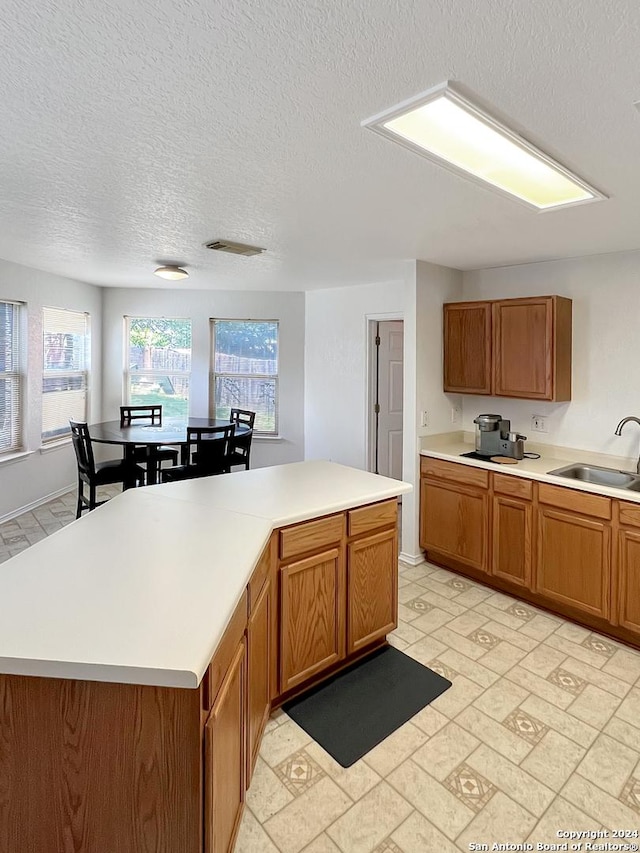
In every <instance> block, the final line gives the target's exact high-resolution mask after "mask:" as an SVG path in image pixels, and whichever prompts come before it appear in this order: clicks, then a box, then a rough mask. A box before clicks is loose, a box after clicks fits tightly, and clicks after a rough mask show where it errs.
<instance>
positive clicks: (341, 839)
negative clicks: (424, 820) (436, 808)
mask: <svg viewBox="0 0 640 853" xmlns="http://www.w3.org/2000/svg"><path fill="white" fill-rule="evenodd" d="M411 811H412V808H411V806H410V805H409V803H408V802H407V801H406V800H405V799H404V797H402V796H400V794H399V793H398V792H397V791H396V790H394V789H393V788H392V787H391V786H390V785H388V784H387V783H386V782H380V784H379V785H376V787H375V788H373V789H372V790H371V791H369V793H368V794H366V795H365V796H364V797H363V798H362V799H361V800H359V801H358V802H357V803H356V804H355V805H353V806H352V807H351V808H350V809H349V811H347V812H345V814H343V815H342V817H340V818H339V819H338V820H337V821H336V822H335V823H334V824H333V825H332V826H330V827H329V828H328V829H327V835H328V836H329V837H330V838H331V839H332V840H333V841H335V843H336V844H337V845H338V847H339V848H340V849H341V850H342V851H344V853H370V852H371V851H372V850H373V848H374V847H375V846H376V845H377V844H379V843H380V842H381V841H382V840H383V839H385V838H386V837H387V836H388V835H390V834H391V833H392V832H393V830H394V829H395V828H396V827H398V826H399V825H400V824H401V823H402V821H403V820H404V819H405V818H407V817H408V816H409V815H410V814H411Z"/></svg>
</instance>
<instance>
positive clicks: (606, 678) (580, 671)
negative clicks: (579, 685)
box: [562, 657, 631, 699]
mask: <svg viewBox="0 0 640 853" xmlns="http://www.w3.org/2000/svg"><path fill="white" fill-rule="evenodd" d="M562 668H563V669H566V670H567V671H568V672H572V673H575V674H576V675H579V676H580V678H584V679H585V681H588V682H589V683H590V684H595V686H596V687H599V688H600V689H601V690H606V691H607V692H609V693H613V695H614V696H617V697H618V698H619V699H624V697H625V696H626V695H627V693H628V692H629V690H631V685H630V684H629V682H628V681H623V680H621V679H620V678H616V677H615V676H613V675H609V673H607V672H604V671H603V670H600V669H596V668H595V667H593V666H590V665H589V664H588V663H584V662H583V661H580V660H576V659H575V658H571V657H568V658H567V659H566V660H565V662H564V663H563V664H562Z"/></svg>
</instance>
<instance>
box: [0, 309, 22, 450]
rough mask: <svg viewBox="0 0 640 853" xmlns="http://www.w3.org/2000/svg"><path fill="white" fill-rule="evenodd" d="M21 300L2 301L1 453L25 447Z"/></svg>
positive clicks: (0, 337) (0, 358) (0, 347)
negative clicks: (23, 439)
mask: <svg viewBox="0 0 640 853" xmlns="http://www.w3.org/2000/svg"><path fill="white" fill-rule="evenodd" d="M21 308H22V305H21V303H18V302H0V453H11V452H14V451H16V450H20V449H21V447H22V372H21V365H20V310H21Z"/></svg>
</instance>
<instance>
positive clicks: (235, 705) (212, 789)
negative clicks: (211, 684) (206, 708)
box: [204, 638, 247, 853]
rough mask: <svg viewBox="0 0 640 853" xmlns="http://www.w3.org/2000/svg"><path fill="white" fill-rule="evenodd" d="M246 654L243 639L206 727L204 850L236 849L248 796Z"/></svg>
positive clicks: (208, 852)
mask: <svg viewBox="0 0 640 853" xmlns="http://www.w3.org/2000/svg"><path fill="white" fill-rule="evenodd" d="M245 720H246V652H245V641H244V638H243V639H242V641H241V643H240V645H239V646H238V649H237V651H236V653H235V655H234V657H233V660H232V662H231V665H230V666H229V669H228V670H227V674H226V676H225V678H224V681H223V682H222V686H221V687H220V690H219V692H218V695H217V696H216V700H215V702H214V703H213V707H212V709H211V713H210V714H209V717H208V719H207V722H206V724H205V728H204V850H205V853H230V851H231V850H232V849H233V844H234V842H235V838H236V834H237V831H238V826H239V824H240V817H241V815H242V808H243V805H244V795H245V778H246V777H245V774H246V766H247V765H246V731H245V725H246V723H245Z"/></svg>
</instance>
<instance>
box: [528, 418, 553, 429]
mask: <svg viewBox="0 0 640 853" xmlns="http://www.w3.org/2000/svg"><path fill="white" fill-rule="evenodd" d="M531 431H532V432H549V430H548V429H547V419H546V417H545V416H544V415H532V416H531Z"/></svg>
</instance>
